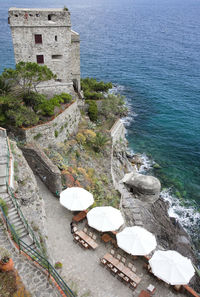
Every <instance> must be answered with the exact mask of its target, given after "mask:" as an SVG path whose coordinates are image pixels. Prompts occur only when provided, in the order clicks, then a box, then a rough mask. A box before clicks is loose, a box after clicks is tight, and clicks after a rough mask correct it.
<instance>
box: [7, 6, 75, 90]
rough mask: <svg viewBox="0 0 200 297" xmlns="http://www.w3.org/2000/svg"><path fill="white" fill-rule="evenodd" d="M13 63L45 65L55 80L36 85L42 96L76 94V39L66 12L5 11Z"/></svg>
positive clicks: (42, 10) (60, 10)
mask: <svg viewBox="0 0 200 297" xmlns="http://www.w3.org/2000/svg"><path fill="white" fill-rule="evenodd" d="M8 22H9V24H10V28H11V32H12V39H13V47H14V53H15V62H16V63H18V62H20V61H24V62H36V63H38V64H40V65H47V66H48V67H49V68H50V69H51V71H52V72H53V73H54V74H56V75H57V79H56V80H52V81H50V82H45V83H43V84H40V86H39V87H38V91H39V92H41V93H45V94H49V95H52V94H58V93H61V92H68V93H71V92H73V90H74V89H75V90H76V91H78V92H79V91H80V38H79V34H78V33H76V32H75V31H72V30H71V21H70V13H69V11H68V10H67V9H55V8H54V9H39V8H35V9H34V8H32V9H27V8H16V7H11V8H10V9H9V18H8Z"/></svg>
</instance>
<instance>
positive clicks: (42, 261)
mask: <svg viewBox="0 0 200 297" xmlns="http://www.w3.org/2000/svg"><path fill="white" fill-rule="evenodd" d="M6 136H7V135H6V132H5V137H6ZM6 142H7V166H6V186H7V189H8V193H9V194H10V197H11V199H12V201H13V203H14V205H15V206H16V208H17V212H18V214H19V215H20V218H21V219H22V221H23V223H24V224H25V226H26V228H27V231H28V232H29V233H31V236H32V239H33V241H34V242H35V243H36V245H37V246H38V247H39V249H41V246H40V244H39V242H38V241H37V239H36V237H35V234H34V232H33V230H32V229H31V228H30V226H29V225H28V222H27V220H26V219H25V218H24V216H23V213H22V211H21V209H20V206H19V204H18V202H17V200H16V198H15V196H14V194H13V192H12V189H11V188H10V186H9V174H10V171H9V169H10V155H11V152H10V146H9V144H8V139H7V137H6ZM0 210H1V212H2V216H3V220H4V222H5V224H6V227H7V230H9V231H10V234H11V236H12V239H13V241H14V242H15V243H16V245H17V247H18V249H19V251H23V252H24V253H25V254H26V255H27V256H28V257H30V258H31V259H32V260H33V261H35V262H36V263H38V264H39V265H40V266H41V267H42V268H43V269H45V271H48V274H49V276H51V277H52V279H53V280H54V281H55V283H56V284H57V286H58V288H59V289H60V290H61V292H62V295H64V296H67V297H75V295H74V293H73V292H72V290H71V289H70V288H69V287H68V286H67V284H66V283H65V281H64V280H63V279H62V278H61V276H60V275H59V274H58V272H57V271H56V270H55V268H54V267H53V266H52V265H51V263H50V262H49V261H48V260H47V259H46V258H45V257H43V256H42V255H40V253H39V252H37V251H36V250H34V249H33V248H31V247H30V246H29V245H27V244H26V243H25V242H24V241H23V240H22V239H20V237H19V236H18V235H17V233H16V231H15V230H14V228H13V226H12V225H11V223H10V221H9V219H8V217H7V216H6V214H5V212H4V210H3V209H2V207H1V205H0Z"/></svg>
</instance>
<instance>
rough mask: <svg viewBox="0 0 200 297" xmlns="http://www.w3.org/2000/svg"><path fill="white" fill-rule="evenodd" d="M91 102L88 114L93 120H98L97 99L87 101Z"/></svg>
mask: <svg viewBox="0 0 200 297" xmlns="http://www.w3.org/2000/svg"><path fill="white" fill-rule="evenodd" d="M87 103H88V104H89V108H88V116H89V118H90V120H91V121H92V122H96V121H97V119H98V108H97V104H96V102H95V101H87Z"/></svg>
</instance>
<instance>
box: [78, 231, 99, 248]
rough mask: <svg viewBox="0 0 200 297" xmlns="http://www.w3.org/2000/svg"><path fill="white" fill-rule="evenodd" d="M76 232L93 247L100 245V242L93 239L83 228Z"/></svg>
mask: <svg viewBox="0 0 200 297" xmlns="http://www.w3.org/2000/svg"><path fill="white" fill-rule="evenodd" d="M76 234H77V235H78V236H79V237H80V238H81V239H83V240H84V241H85V242H86V243H87V244H88V245H89V246H90V247H91V248H92V249H96V248H97V247H98V244H97V243H96V242H95V241H94V239H92V238H91V237H90V236H88V235H87V234H86V233H85V232H83V231H82V230H79V231H77V232H76Z"/></svg>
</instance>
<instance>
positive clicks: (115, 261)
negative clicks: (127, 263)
mask: <svg viewBox="0 0 200 297" xmlns="http://www.w3.org/2000/svg"><path fill="white" fill-rule="evenodd" d="M103 258H104V259H105V260H106V261H108V262H109V263H111V264H112V265H113V266H115V267H116V268H117V265H118V264H119V260H118V259H116V258H114V257H113V256H112V255H111V254H109V253H107V254H105V255H104V257H103Z"/></svg>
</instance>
